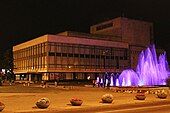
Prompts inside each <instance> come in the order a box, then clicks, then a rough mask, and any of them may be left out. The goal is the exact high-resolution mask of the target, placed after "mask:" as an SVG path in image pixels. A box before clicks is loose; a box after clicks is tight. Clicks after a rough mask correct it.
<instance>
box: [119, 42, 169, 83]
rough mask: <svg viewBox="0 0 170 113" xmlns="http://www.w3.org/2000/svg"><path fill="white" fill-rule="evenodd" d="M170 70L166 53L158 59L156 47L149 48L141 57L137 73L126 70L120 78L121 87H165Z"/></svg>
mask: <svg viewBox="0 0 170 113" xmlns="http://www.w3.org/2000/svg"><path fill="white" fill-rule="evenodd" d="M168 73H169V69H168V62H167V60H166V53H165V52H164V53H163V54H161V55H160V56H159V59H157V55H156V50H155V46H154V45H152V46H150V47H148V48H147V49H146V50H145V51H142V52H141V53H140V55H139V59H138V64H137V67H136V71H133V70H132V69H127V70H124V71H123V72H122V73H121V74H120V76H119V78H118V79H119V85H120V86H142V85H149V86H153V85H165V84H166V83H165V80H166V78H167V77H168Z"/></svg>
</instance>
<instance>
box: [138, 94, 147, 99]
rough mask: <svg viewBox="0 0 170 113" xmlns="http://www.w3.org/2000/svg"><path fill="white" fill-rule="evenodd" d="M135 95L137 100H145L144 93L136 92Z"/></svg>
mask: <svg viewBox="0 0 170 113" xmlns="http://www.w3.org/2000/svg"><path fill="white" fill-rule="evenodd" d="M135 97H136V99H137V100H145V98H146V96H145V94H137V95H136V96H135Z"/></svg>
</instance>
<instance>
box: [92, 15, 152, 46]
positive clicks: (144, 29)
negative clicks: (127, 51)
mask: <svg viewBox="0 0 170 113" xmlns="http://www.w3.org/2000/svg"><path fill="white" fill-rule="evenodd" d="M90 32H91V33H92V34H102V35H103V34H104V35H113V36H118V37H121V41H122V42H127V43H129V45H136V46H148V45H149V44H150V43H151V42H152V41H153V24H152V23H150V22H145V21H140V20H134V19H128V18H124V17H118V18H115V19H113V20H109V21H106V22H102V23H100V24H97V25H93V26H91V27H90Z"/></svg>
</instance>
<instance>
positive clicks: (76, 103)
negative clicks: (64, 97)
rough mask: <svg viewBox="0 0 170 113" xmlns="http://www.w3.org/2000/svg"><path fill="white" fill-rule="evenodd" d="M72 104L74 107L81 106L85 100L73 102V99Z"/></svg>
mask: <svg viewBox="0 0 170 113" xmlns="http://www.w3.org/2000/svg"><path fill="white" fill-rule="evenodd" d="M70 103H71V105H72V106H81V105H82V103H83V100H73V99H71V100H70Z"/></svg>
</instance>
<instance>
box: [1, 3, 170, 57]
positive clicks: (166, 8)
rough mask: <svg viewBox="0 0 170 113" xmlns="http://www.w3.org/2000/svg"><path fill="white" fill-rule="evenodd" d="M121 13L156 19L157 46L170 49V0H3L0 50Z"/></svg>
mask: <svg viewBox="0 0 170 113" xmlns="http://www.w3.org/2000/svg"><path fill="white" fill-rule="evenodd" d="M122 14H124V16H125V17H128V18H132V19H140V20H146V21H149V22H153V23H154V35H155V43H156V46H157V47H162V48H164V49H165V50H166V51H168V52H167V53H170V48H169V45H170V44H169V42H170V1H169V0H0V50H1V51H2V50H6V49H8V48H10V47H12V46H13V45H16V44H18V43H21V42H23V41H27V40H30V39H33V38H36V37H38V36H41V35H44V34H56V33H58V32H62V31H65V30H73V31H80V32H89V26H90V25H93V24H96V23H99V22H102V21H106V20H109V19H112V18H115V17H119V16H121V15H122ZM169 56H170V55H169Z"/></svg>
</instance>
